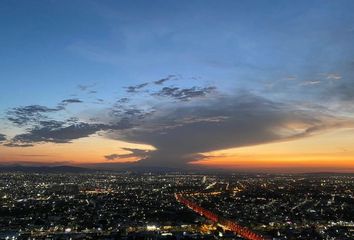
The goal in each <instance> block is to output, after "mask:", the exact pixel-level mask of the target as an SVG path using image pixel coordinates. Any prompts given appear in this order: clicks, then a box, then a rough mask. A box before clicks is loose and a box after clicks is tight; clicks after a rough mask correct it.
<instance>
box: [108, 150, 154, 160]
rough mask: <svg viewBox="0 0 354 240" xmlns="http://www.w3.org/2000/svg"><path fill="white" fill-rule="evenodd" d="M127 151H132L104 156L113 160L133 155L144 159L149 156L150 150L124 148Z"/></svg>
mask: <svg viewBox="0 0 354 240" xmlns="http://www.w3.org/2000/svg"><path fill="white" fill-rule="evenodd" d="M123 149H124V150H126V151H130V153H127V154H116V153H113V154H110V155H106V156H104V157H105V158H106V160H109V161H112V160H116V159H124V158H131V157H137V158H139V159H144V158H146V157H147V156H148V153H149V150H142V149H136V148H123Z"/></svg>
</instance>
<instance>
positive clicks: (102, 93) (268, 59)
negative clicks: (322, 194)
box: [0, 0, 354, 172]
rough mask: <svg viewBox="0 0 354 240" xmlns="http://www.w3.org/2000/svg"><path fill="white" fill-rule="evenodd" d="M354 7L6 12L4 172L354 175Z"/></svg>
mask: <svg viewBox="0 0 354 240" xmlns="http://www.w3.org/2000/svg"><path fill="white" fill-rule="evenodd" d="M353 10H354V2H353V1H345V0H340V1H325V0H322V1H316V0H314V1H296V3H295V2H292V1H226V0H225V1H188V2H187V1H134V2H131V1H36V2H34V1H3V2H1V3H0V27H1V34H0V53H1V56H2V57H1V59H0V71H1V81H0V83H1V86H0V165H8V164H23V165H73V166H83V167H92V168H106V169H120V168H123V167H126V166H132V167H134V166H137V167H161V168H166V167H170V168H178V169H193V168H198V169H199V168H200V169H204V168H205V169H229V170H233V171H234V170H240V171H259V172H320V171H326V172H329V171H335V172H354V141H353V136H354V107H353V103H354V57H353V53H354V45H353V44H352V43H353V42H354V16H353V14H352V12H353Z"/></svg>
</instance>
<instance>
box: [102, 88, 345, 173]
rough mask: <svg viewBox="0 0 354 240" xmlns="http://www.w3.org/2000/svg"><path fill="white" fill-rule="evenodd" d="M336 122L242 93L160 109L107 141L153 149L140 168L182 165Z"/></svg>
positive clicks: (305, 134) (329, 118)
mask: <svg viewBox="0 0 354 240" xmlns="http://www.w3.org/2000/svg"><path fill="white" fill-rule="evenodd" d="M339 123H341V124H342V122H341V121H340V119H337V118H336V117H333V116H330V115H327V114H324V113H322V112H319V111H312V110H303V109H300V108H298V107H297V106H294V105H289V104H284V103H278V102H274V101H270V100H268V99H266V98H263V97H259V96H256V95H253V94H251V93H247V92H244V93H238V94H236V95H234V96H222V95H218V96H215V97H213V98H209V99H201V100H199V101H194V102H188V103H187V102H181V103H179V104H174V105H171V104H170V105H168V106H163V107H161V108H157V109H156V112H154V113H153V114H151V115H150V116H147V117H146V118H145V119H144V121H142V122H141V124H140V125H138V126H135V127H134V128H129V129H124V130H121V131H117V132H114V133H109V134H108V137H110V138H114V139H119V140H125V141H128V142H137V143H144V144H148V145H151V146H153V147H154V148H155V149H156V150H155V151H152V152H149V156H148V157H146V158H144V159H143V160H141V161H139V164H141V165H153V166H185V165H186V164H188V163H189V162H191V161H195V160H200V159H201V157H202V155H201V153H205V152H209V151H214V150H219V149H226V148H234V147H242V146H251V145H256V144H263V143H269V142H274V141H285V140H291V139H296V138H300V137H306V136H308V135H311V134H314V133H317V132H320V131H322V130H324V129H327V128H333V127H338V126H340V125H338V124H339ZM298 126H301V127H298Z"/></svg>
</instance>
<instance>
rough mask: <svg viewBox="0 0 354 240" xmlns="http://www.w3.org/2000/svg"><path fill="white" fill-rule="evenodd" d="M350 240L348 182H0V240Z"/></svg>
mask: <svg viewBox="0 0 354 240" xmlns="http://www.w3.org/2000/svg"><path fill="white" fill-rule="evenodd" d="M176 194H181V195H183V196H184V197H185V198H186V199H188V200H190V201H191V202H193V203H195V204H197V205H198V206H201V207H203V208H204V209H208V210H209V211H212V212H213V213H215V214H218V216H222V217H223V218H226V219H230V220H232V221H234V222H236V223H238V224H240V225H241V226H244V227H247V228H248V229H251V230H252V231H254V232H255V233H257V234H259V235H261V236H263V237H264V239H274V240H285V239H309V240H310V239H313V240H317V239H340V240H349V239H354V175H351V174H338V175H336V174H296V175H272V174H242V173H237V174H204V173H203V174H202V173H180V172H169V173H133V172H121V173H26V172H2V173H0V239H22V240H27V239H33V240H34V239H36V240H37V239H43V240H51V239H53V240H54V239H56V240H57V239H67V240H69V239H107V240H108V239H245V238H242V237H241V235H239V234H237V233H235V232H233V231H230V229H227V228H226V227H225V226H223V225H222V224H220V223H217V222H213V221H211V220H209V219H208V218H206V217H205V216H201V215H200V214H198V213H197V212H195V211H193V210H192V209H190V208H188V207H187V206H185V205H183V204H181V202H179V201H177V200H176Z"/></svg>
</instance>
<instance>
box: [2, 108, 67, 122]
mask: <svg viewBox="0 0 354 240" xmlns="http://www.w3.org/2000/svg"><path fill="white" fill-rule="evenodd" d="M63 109H64V106H60V105H59V106H57V107H55V108H49V107H46V106H41V105H29V106H24V107H16V108H13V109H11V110H9V111H7V120H9V121H10V122H12V123H14V124H15V125H18V126H24V125H27V124H30V123H35V122H38V121H39V120H41V119H43V118H45V115H44V114H46V113H52V112H58V111H61V110H63Z"/></svg>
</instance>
